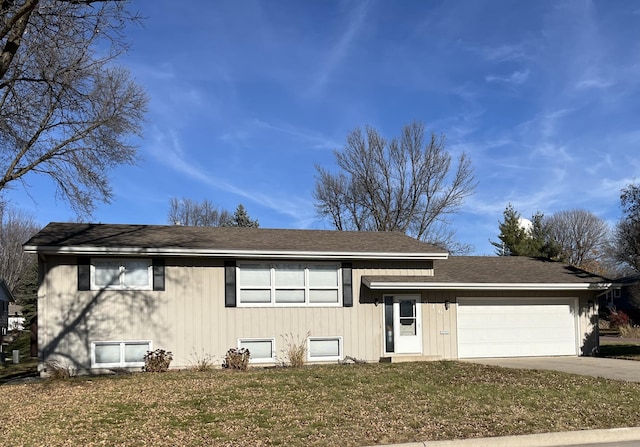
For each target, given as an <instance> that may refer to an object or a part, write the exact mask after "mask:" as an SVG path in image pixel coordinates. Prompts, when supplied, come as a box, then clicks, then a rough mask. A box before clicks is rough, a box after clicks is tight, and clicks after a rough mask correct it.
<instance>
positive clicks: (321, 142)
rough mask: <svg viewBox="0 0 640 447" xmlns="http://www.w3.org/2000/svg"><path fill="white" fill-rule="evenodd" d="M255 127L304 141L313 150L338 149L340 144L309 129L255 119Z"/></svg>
mask: <svg viewBox="0 0 640 447" xmlns="http://www.w3.org/2000/svg"><path fill="white" fill-rule="evenodd" d="M253 125H254V126H256V127H258V128H261V129H266V130H269V131H273V132H278V133H282V134H285V135H288V136H291V137H294V138H295V139H297V140H300V141H303V142H305V143H307V144H309V145H310V147H311V148H313V149H337V148H338V147H339V146H340V143H338V142H336V141H334V140H333V139H331V138H328V137H326V136H325V135H322V134H321V133H319V132H314V131H311V130H308V129H302V128H299V127H295V126H292V125H290V124H279V125H276V124H273V123H270V122H267V121H263V120H259V119H255V120H253Z"/></svg>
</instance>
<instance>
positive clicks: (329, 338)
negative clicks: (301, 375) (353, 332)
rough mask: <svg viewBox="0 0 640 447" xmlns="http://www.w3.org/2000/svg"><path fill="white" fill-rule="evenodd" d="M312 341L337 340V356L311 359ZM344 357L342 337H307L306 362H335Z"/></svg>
mask: <svg viewBox="0 0 640 447" xmlns="http://www.w3.org/2000/svg"><path fill="white" fill-rule="evenodd" d="M313 340H338V351H339V352H338V355H337V356H333V355H332V356H323V357H311V342H312V341H313ZM343 356H344V351H343V346H342V336H327V337H307V361H309V362H335V361H338V360H342V358H343Z"/></svg>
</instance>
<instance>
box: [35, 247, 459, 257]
mask: <svg viewBox="0 0 640 447" xmlns="http://www.w3.org/2000/svg"><path fill="white" fill-rule="evenodd" d="M23 249H24V251H25V252H27V253H40V254H45V255H47V254H48V255H52V254H53V255H81V256H105V255H110V256H111V255H121V256H170V257H207V258H259V259H334V260H338V259H339V260H355V259H390V260H432V259H447V258H448V256H449V254H448V253H437V252H436V253H401V252H399V253H387V252H340V251H336V252H326V251H297V250H276V251H265V250H210V249H185V248H145V247H73V246H68V247H58V246H39V245H25V246H24V247H23Z"/></svg>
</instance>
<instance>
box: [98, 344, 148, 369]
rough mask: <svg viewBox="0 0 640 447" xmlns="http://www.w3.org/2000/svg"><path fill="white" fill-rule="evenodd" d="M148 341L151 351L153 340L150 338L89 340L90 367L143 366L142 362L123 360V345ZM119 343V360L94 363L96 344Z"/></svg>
mask: <svg viewBox="0 0 640 447" xmlns="http://www.w3.org/2000/svg"><path fill="white" fill-rule="evenodd" d="M141 343H148V345H149V349H148V351H151V352H153V341H151V340H126V341H123V340H97V341H92V342H91V367H92V368H133V367H142V366H144V361H142V362H125V361H124V347H125V345H127V344H141ZM118 344H119V345H120V361H119V362H118V363H96V345H118Z"/></svg>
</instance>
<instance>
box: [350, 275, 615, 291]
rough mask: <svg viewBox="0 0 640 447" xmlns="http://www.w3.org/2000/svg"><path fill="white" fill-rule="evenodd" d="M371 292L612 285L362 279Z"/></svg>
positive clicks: (602, 285)
mask: <svg viewBox="0 0 640 447" xmlns="http://www.w3.org/2000/svg"><path fill="white" fill-rule="evenodd" d="M362 282H363V283H364V285H365V286H367V287H368V288H369V289H371V290H389V289H395V290H454V289H455V290H591V289H608V288H609V287H611V284H610V283H452V282H425V281H413V282H411V281H406V282H405V281H403V282H396V281H371V280H369V279H368V278H362Z"/></svg>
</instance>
